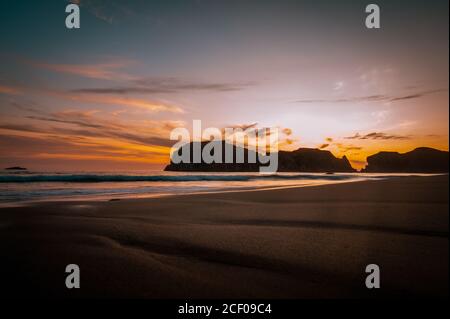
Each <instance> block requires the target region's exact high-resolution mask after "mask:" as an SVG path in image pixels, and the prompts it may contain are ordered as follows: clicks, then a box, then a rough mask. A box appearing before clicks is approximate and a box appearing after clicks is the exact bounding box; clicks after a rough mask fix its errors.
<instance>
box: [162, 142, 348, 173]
mask: <svg viewBox="0 0 450 319" xmlns="http://www.w3.org/2000/svg"><path fill="white" fill-rule="evenodd" d="M213 143H221V142H213ZM195 144H197V145H199V146H200V148H201V150H203V148H204V147H205V145H206V144H208V142H202V143H189V144H185V145H183V146H182V147H181V148H180V149H178V151H177V152H178V154H179V155H181V154H182V152H183V150H184V149H186V150H187V148H188V147H189V148H190V149H189V151H190V163H178V164H176V163H173V162H172V161H171V163H170V164H169V165H167V166H166V168H165V170H166V171H197V172H257V171H259V170H260V167H261V166H268V164H263V163H260V162H259V160H258V156H257V153H255V152H254V151H252V150H248V149H246V148H241V147H236V146H234V145H231V144H226V143H221V144H222V146H221V147H222V163H210V164H209V163H205V162H204V161H203V159H202V160H201V162H200V163H193V148H194V145H195ZM225 147H229V148H230V149H232V152H233V159H234V161H233V162H232V163H225ZM236 151H241V152H243V153H244V161H243V163H236V162H235V161H236V157H235V154H236ZM249 157H250V158H253V157H256V163H249V160H248V159H249ZM278 171H279V172H328V173H329V172H354V171H355V170H354V169H353V168H352V167H351V165H350V162H349V161H348V159H347V158H346V157H345V156H344V157H343V158H342V159H339V158H336V157H335V156H334V155H333V154H332V153H331V152H329V151H323V150H318V149H311V148H300V149H298V150H296V151H293V152H285V151H280V152H279V153H278Z"/></svg>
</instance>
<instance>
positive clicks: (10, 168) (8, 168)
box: [5, 166, 27, 171]
mask: <svg viewBox="0 0 450 319" xmlns="http://www.w3.org/2000/svg"><path fill="white" fill-rule="evenodd" d="M5 170H7V171H26V170H27V169H26V168H25V167H20V166H13V167H7V168H5Z"/></svg>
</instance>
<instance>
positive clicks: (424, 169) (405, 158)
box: [363, 147, 449, 173]
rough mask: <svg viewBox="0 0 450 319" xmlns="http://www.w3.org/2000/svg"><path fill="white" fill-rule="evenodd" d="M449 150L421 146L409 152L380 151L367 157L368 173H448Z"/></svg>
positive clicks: (365, 170)
mask: <svg viewBox="0 0 450 319" xmlns="http://www.w3.org/2000/svg"><path fill="white" fill-rule="evenodd" d="M448 159H449V158H448V152H445V151H439V150H436V149H433V148H428V147H419V148H416V149H415V150H413V151H411V152H407V153H403V154H400V153H397V152H379V153H377V154H375V155H372V156H369V157H368V158H367V163H368V164H367V166H366V168H365V169H364V170H363V172H366V173H448V167H449V165H448Z"/></svg>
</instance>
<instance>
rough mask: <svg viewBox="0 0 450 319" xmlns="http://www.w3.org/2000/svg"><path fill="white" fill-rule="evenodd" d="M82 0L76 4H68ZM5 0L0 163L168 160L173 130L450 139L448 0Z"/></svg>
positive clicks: (291, 144)
mask: <svg viewBox="0 0 450 319" xmlns="http://www.w3.org/2000/svg"><path fill="white" fill-rule="evenodd" d="M74 2H75V1H74ZM76 2H77V3H79V4H80V8H81V28H80V29H78V30H75V29H74V30H68V29H66V27H65V23H64V21H65V18H66V15H67V14H66V13H65V6H66V5H67V4H68V1H64V0H60V1H45V2H44V1H17V0H14V1H12V0H11V1H10V0H3V1H1V3H0V29H1V35H0V37H1V39H0V40H1V41H0V59H1V63H0V167H1V168H3V167H8V166H16V165H19V166H25V167H27V168H29V169H32V170H45V171H58V170H61V171H62V170H104V171H109V170H133V169H161V168H163V167H164V165H165V164H166V163H167V162H168V161H169V150H170V147H171V146H172V145H173V144H174V143H175V141H170V140H169V134H170V131H171V130H172V129H173V128H175V127H180V126H181V127H184V126H185V127H188V128H190V127H191V125H192V120H194V119H199V120H202V124H203V126H204V127H205V128H206V127H209V126H214V127H218V128H224V127H230V126H236V125H254V126H255V127H279V128H280V129H283V132H284V133H282V134H281V138H282V140H281V144H280V146H281V147H282V148H283V149H287V150H294V149H297V148H299V147H314V148H322V149H325V150H330V151H332V152H333V154H335V155H336V156H339V157H341V156H343V155H346V156H347V157H348V158H349V159H350V160H351V163H352V165H353V166H354V167H355V168H361V167H363V166H364V165H365V160H366V157H367V156H368V155H371V154H374V153H376V152H378V151H380V150H389V151H399V152H405V151H410V150H412V149H414V148H415V147H418V146H428V147H434V148H438V149H442V150H448V141H449V139H448V130H449V121H448V116H449V104H448V99H449V93H448V86H449V74H448V69H449V64H448V54H449V49H448V48H449V43H448V36H449V32H448V26H449V21H448V9H449V8H448V1H447V0H442V1H408V2H406V1H392V0H390V1H376V2H375V3H377V4H378V5H379V6H380V7H381V29H379V30H374V29H371V30H369V29H366V28H365V25H364V19H365V16H366V13H365V12H364V8H365V6H366V5H367V4H369V3H371V2H369V1H355V0H353V1H331V0H329V1H321V0H319V1H317V0H316V1H264V0H257V1H256V0H254V1H251V0H250V1H234V0H228V1H218V0H209V1H207V0H192V1H191V0H183V1H174V0H171V1H145V0H139V1H118V0H110V1H106V0H104V1H101V0H78V1H76Z"/></svg>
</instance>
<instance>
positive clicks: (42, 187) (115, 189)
mask: <svg viewBox="0 0 450 319" xmlns="http://www.w3.org/2000/svg"><path fill="white" fill-rule="evenodd" d="M407 175H408V176H409V175H411V174H359V173H342V174H340V173H336V174H325V173H277V174H270V175H264V174H259V173H240V172H236V173H209V172H208V173H200V172H162V171H153V172H149V171H146V172H136V171H133V172H114V173H111V172H30V171H4V172H2V173H1V174H0V205H2V206H9V205H14V204H24V203H27V202H36V201H60V200H111V199H122V198H143V197H158V196H167V195H181V194H195V193H205V192H206V193H207V192H225V191H246V190H252V189H263V188H277V187H297V186H313V185H323V184H335V183H342V182H353V181H361V180H370V179H384V178H392V177H396V176H407ZM415 175H423V174H415Z"/></svg>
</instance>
